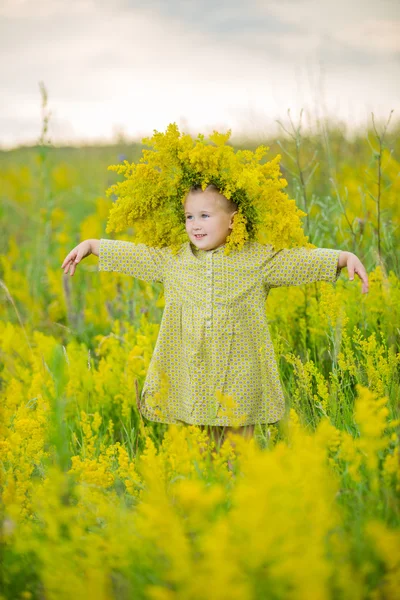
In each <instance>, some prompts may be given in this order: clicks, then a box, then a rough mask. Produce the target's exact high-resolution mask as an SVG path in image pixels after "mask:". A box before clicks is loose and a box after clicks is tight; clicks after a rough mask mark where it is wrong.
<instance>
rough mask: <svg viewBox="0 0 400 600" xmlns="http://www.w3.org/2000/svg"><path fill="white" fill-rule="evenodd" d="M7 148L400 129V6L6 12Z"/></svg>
mask: <svg viewBox="0 0 400 600" xmlns="http://www.w3.org/2000/svg"><path fill="white" fill-rule="evenodd" d="M0 52H1V60H0V82H1V84H0V85H1V95H0V147H2V148H9V147H13V146H16V145H18V144H21V143H28V144H30V143H34V142H35V141H36V140H37V139H38V137H39V136H40V130H41V96H40V89H39V82H40V81H43V82H44V84H45V86H46V88H47V91H48V94H49V108H50V110H51V111H52V116H51V121H50V136H51V139H52V141H53V143H55V144H61V143H67V142H68V143H79V142H81V141H84V140H85V141H92V142H95V141H99V140H103V141H105V140H108V141H111V140H112V139H115V136H116V135H117V134H118V132H123V133H124V134H125V135H126V136H127V137H129V138H136V139H137V138H141V137H143V136H144V135H149V134H150V135H151V133H152V131H153V129H158V130H164V129H165V128H166V126H167V125H168V123H170V122H172V121H175V122H177V123H178V125H179V126H180V127H181V128H182V129H183V130H185V131H191V132H193V133H195V132H196V133H197V132H200V131H201V132H204V133H208V132H210V131H212V129H214V128H215V129H218V130H220V131H222V130H223V131H225V130H226V129H227V128H228V127H230V128H232V130H233V136H234V135H235V134H240V133H241V132H247V133H250V134H255V135H256V136H257V135H259V136H260V138H261V137H262V136H263V135H264V134H266V133H267V132H271V131H275V130H276V131H278V130H279V128H278V126H277V125H276V119H280V120H282V121H283V122H285V123H287V110H288V108H290V111H291V114H292V115H293V118H294V119H295V118H296V115H297V116H298V114H299V111H300V108H302V107H303V108H304V109H305V110H307V111H309V114H311V115H312V116H313V118H315V117H317V116H321V115H323V114H326V115H329V114H334V115H335V116H337V117H339V118H341V119H343V120H346V121H347V122H349V123H350V124H351V125H354V124H356V125H361V126H363V125H365V126H366V125H367V124H368V121H370V114H371V111H373V112H374V113H375V115H377V116H381V117H382V118H386V117H387V116H388V114H389V112H390V110H391V109H392V108H394V109H395V112H394V115H393V119H395V118H396V117H397V119H399V118H400V0H351V1H349V0H246V2H244V1H243V0H228V1H225V0H224V1H221V0H220V1H218V0H166V1H161V0H143V2H141V1H138V0H111V1H107V2H106V1H102V0H81V1H78V0H0Z"/></svg>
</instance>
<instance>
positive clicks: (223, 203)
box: [184, 183, 238, 213]
mask: <svg viewBox="0 0 400 600" xmlns="http://www.w3.org/2000/svg"><path fill="white" fill-rule="evenodd" d="M203 191H204V192H216V194H218V197H217V202H218V204H219V206H220V207H221V208H222V209H223V210H224V211H225V212H227V213H231V212H234V211H237V209H238V205H237V204H236V202H233V200H231V199H230V198H227V197H226V196H224V195H223V194H221V192H220V190H219V188H218V186H216V185H215V183H209V184H208V185H207V187H206V188H205V189H204V190H203V188H202V187H201V185H200V183H196V184H195V185H192V186H191V188H190V190H189V191H188V193H187V194H186V197H185V202H184V205H185V203H186V200H187V198H188V196H189V194H195V193H198V192H203Z"/></svg>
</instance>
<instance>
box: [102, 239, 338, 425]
mask: <svg viewBox="0 0 400 600" xmlns="http://www.w3.org/2000/svg"><path fill="white" fill-rule="evenodd" d="M339 254H340V250H333V249H327V248H316V249H312V250H309V249H306V248H292V249H284V250H280V251H277V252H276V251H274V250H273V249H272V248H271V247H270V246H266V245H263V244H260V243H258V242H255V241H247V242H246V243H245V245H244V247H243V248H242V249H241V250H240V251H232V252H231V253H230V254H229V255H225V253H224V245H223V246H220V247H219V248H217V249H215V250H201V249H198V248H196V246H194V245H193V244H192V243H191V242H190V241H188V242H186V243H184V244H183V245H182V246H181V248H180V249H179V252H178V253H177V254H176V255H173V254H172V252H171V250H170V249H169V248H154V247H151V246H147V245H145V244H137V243H132V242H127V241H120V240H107V239H101V240H100V247H99V263H98V269H99V271H117V272H119V273H126V274H128V275H131V276H133V277H137V278H139V279H142V280H144V281H159V282H162V283H163V285H164V298H165V307H164V312H163V316H162V320H161V325H160V330H159V334H158V338H157V342H156V345H155V348H154V352H153V356H152V358H151V361H150V365H149V369H148V372H147V374H146V379H145V382H144V385H143V390H142V394H141V399H140V412H141V414H142V415H143V416H144V417H146V418H147V419H149V420H151V421H158V422H161V423H181V422H184V423H189V424H194V425H225V426H239V425H250V424H255V423H274V422H276V421H278V420H279V419H281V418H282V416H283V415H284V413H285V401H284V395H283V390H282V386H281V382H280V379H279V373H278V365H277V362H276V359H275V354H274V349H273V345H272V342H271V337H270V332H269V328H268V322H267V317H266V311H265V302H266V299H267V296H268V293H269V290H270V289H271V288H273V287H278V286H290V285H302V284H305V283H311V282H314V281H330V282H334V281H336V279H337V278H338V276H339V274H340V271H341V269H340V268H339V267H338V258H339Z"/></svg>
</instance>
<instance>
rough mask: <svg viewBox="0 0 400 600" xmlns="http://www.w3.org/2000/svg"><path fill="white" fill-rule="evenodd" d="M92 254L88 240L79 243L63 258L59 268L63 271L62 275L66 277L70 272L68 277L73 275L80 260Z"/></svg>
mask: <svg viewBox="0 0 400 600" xmlns="http://www.w3.org/2000/svg"><path fill="white" fill-rule="evenodd" d="M91 253H92V246H91V243H90V240H85V241H84V242H81V243H80V244H78V245H77V246H75V248H74V249H73V250H71V252H70V253H69V254H67V256H66V257H65V258H64V262H63V264H62V265H61V268H62V269H64V275H66V274H67V273H68V271H69V269H71V271H70V275H73V274H74V273H75V269H76V265H77V264H78V263H79V261H80V260H81V259H82V258H85V257H86V256H89V254H91Z"/></svg>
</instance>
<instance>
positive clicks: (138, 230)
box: [106, 123, 310, 253]
mask: <svg viewBox="0 0 400 600" xmlns="http://www.w3.org/2000/svg"><path fill="white" fill-rule="evenodd" d="M230 136H231V130H228V132H227V133H225V134H222V133H218V132H217V131H214V132H213V134H212V135H210V136H209V139H210V142H211V143H207V142H206V141H205V139H204V135H202V134H199V135H198V137H197V138H196V139H193V138H192V137H191V136H190V135H187V134H181V133H180V131H179V129H178V126H177V125H176V123H171V124H170V125H168V127H167V130H166V132H165V133H161V132H158V131H154V135H153V137H152V138H143V140H142V141H143V143H144V144H145V145H147V146H150V147H151V148H152V149H151V150H142V157H141V158H140V160H139V162H138V163H137V164H136V163H132V164H130V163H129V162H128V161H127V160H125V161H124V163H122V164H119V165H110V166H109V167H108V169H109V170H113V171H116V172H117V173H119V174H122V175H124V176H125V179H124V180H123V181H120V182H117V183H115V184H113V185H112V186H110V187H109V188H108V189H107V190H106V194H107V196H110V195H111V194H114V195H115V196H116V198H117V199H116V201H115V203H114V205H113V206H112V208H111V210H110V214H109V218H108V222H107V227H106V231H107V232H111V231H122V230H124V229H126V228H127V227H133V229H134V240H135V241H136V242H137V243H140V242H141V243H144V244H147V245H148V246H155V247H163V246H169V247H170V248H171V249H172V250H173V252H176V251H177V250H178V249H179V248H180V247H181V245H182V244H183V243H184V242H186V241H187V240H188V236H187V233H186V229H185V216H184V210H183V203H184V200H185V198H186V195H187V193H188V192H189V190H190V188H191V187H192V186H193V185H196V184H200V185H201V186H202V189H203V190H204V189H205V188H206V187H207V185H208V184H210V183H213V184H214V185H216V186H217V188H218V189H219V190H220V192H221V194H223V195H224V196H225V197H226V198H231V199H232V200H233V201H234V202H235V203H236V204H237V206H238V212H237V213H236V214H235V216H234V221H233V229H232V232H231V234H230V235H229V236H228V238H227V243H226V247H225V252H226V253H229V252H230V251H231V250H232V249H240V248H241V247H242V246H243V244H244V242H245V240H247V239H251V240H257V241H259V242H260V243H263V244H271V245H272V246H273V247H274V248H275V249H277V250H279V249H281V248H284V247H290V246H309V245H310V244H308V242H307V237H306V236H305V235H304V231H303V228H302V223H301V217H303V216H304V215H305V214H306V213H304V212H303V211H301V210H300V209H299V208H298V207H297V206H296V204H295V201H294V200H291V199H290V198H289V197H288V196H287V194H286V193H285V192H283V191H282V189H283V188H284V187H286V186H287V181H286V180H285V179H283V178H282V177H281V176H280V175H281V173H280V169H279V161H280V158H281V156H280V155H279V154H278V155H277V156H276V157H275V158H273V159H272V160H270V161H269V162H265V163H263V164H261V162H260V161H261V160H262V158H263V156H264V155H265V154H266V153H267V151H268V150H269V148H268V147H266V146H259V147H258V148H256V150H255V151H254V152H252V151H250V150H239V151H237V152H235V151H234V150H233V148H232V146H229V145H228V144H227V142H228V140H229V138H230Z"/></svg>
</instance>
